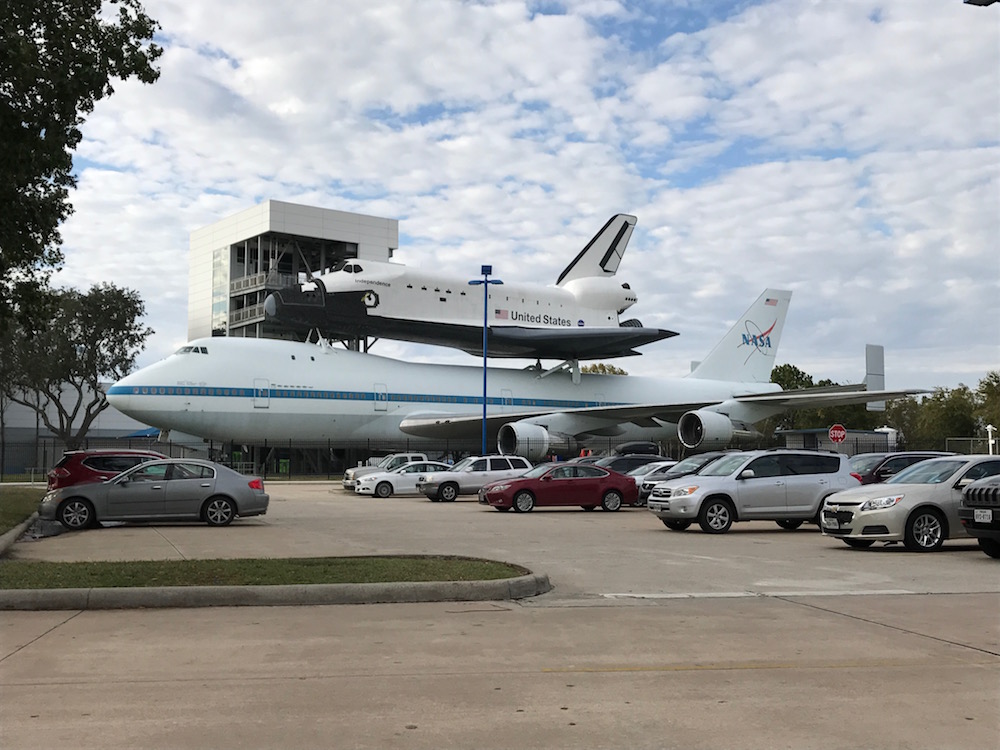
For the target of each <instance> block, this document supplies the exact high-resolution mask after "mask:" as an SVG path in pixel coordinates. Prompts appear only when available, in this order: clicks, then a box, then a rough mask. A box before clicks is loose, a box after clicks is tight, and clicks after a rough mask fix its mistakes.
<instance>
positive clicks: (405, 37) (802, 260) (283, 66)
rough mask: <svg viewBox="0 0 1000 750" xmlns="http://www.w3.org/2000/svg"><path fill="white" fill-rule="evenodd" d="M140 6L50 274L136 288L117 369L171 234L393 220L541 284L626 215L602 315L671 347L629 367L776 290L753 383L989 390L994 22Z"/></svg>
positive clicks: (999, 16)
mask: <svg viewBox="0 0 1000 750" xmlns="http://www.w3.org/2000/svg"><path fill="white" fill-rule="evenodd" d="M145 8H146V11H147V13H148V14H149V15H150V16H151V17H153V18H154V19H156V20H157V21H158V22H159V23H160V25H161V27H162V29H161V31H160V33H159V36H158V38H157V42H158V43H159V44H160V45H162V46H163V48H164V53H163V56H162V58H161V59H160V61H159V67H160V70H161V75H160V78H159V80H158V81H157V82H156V83H155V84H153V85H149V86H146V85H142V84H140V83H137V82H132V81H126V82H119V83H116V84H115V93H114V95H113V96H111V97H110V98H107V99H105V100H102V101H101V102H99V103H98V104H97V106H96V108H95V110H94V112H93V113H92V114H91V115H90V116H89V117H88V119H87V122H86V124H85V126H84V128H83V133H84V138H83V141H82V142H81V144H80V146H79V148H78V149H77V152H76V154H75V159H74V165H75V171H76V174H77V176H78V180H79V184H78V188H77V190H76V191H75V192H73V193H72V194H71V201H72V203H73V205H74V206H75V213H74V214H73V216H72V217H71V218H70V219H69V220H68V221H67V222H66V224H65V225H64V227H63V232H62V234H63V241H64V244H63V249H64V252H65V255H66V262H65V265H64V267H63V269H62V270H61V271H60V272H59V273H58V274H57V275H56V276H55V279H54V281H55V283H56V284H57V285H62V286H74V287H78V288H80V289H87V288H89V287H90V286H91V285H93V284H96V283H100V282H103V281H110V282H113V283H115V284H117V285H119V286H124V287H128V288H130V289H134V290H136V291H138V292H139V294H140V295H141V296H142V298H143V299H144V300H145V304H146V313H147V316H146V323H147V324H148V325H150V326H151V327H152V328H153V329H154V330H155V333H154V334H153V335H152V336H151V337H150V338H149V339H148V341H147V347H146V350H145V351H144V352H143V353H142V354H141V355H140V357H139V359H138V364H139V365H140V366H142V365H147V364H151V363H152V362H155V361H157V360H159V359H161V358H163V357H165V356H166V355H168V354H169V353H171V352H172V351H174V350H175V349H176V348H177V347H178V346H180V345H181V344H182V343H183V342H184V341H186V340H187V338H188V335H187V288H188V269H187V252H188V243H189V235H190V233H191V232H192V231H193V230H195V229H197V228H199V227H203V226H205V225H207V224H211V223H213V222H215V221H217V220H219V219H221V218H223V217H225V216H228V215H230V214H233V213H236V212H238V211H241V210H243V209H246V208H249V207H251V206H253V205H255V204H257V203H260V202H262V201H265V200H268V199H274V200H281V201H290V202H295V203H304V204H307V205H313V206H320V207H323V208H332V209H338V210H341V211H355V212H358V213H364V214H372V215H376V216H383V217H389V218H395V219H398V220H399V233H400V247H399V249H398V250H397V251H396V253H395V256H394V260H396V261H398V262H401V263H405V264H407V265H412V266H418V267H424V268H430V267H444V268H448V269H450V270H451V271H453V272H454V273H456V274H459V275H465V276H467V277H468V278H470V279H471V278H476V277H477V276H478V275H479V268H480V265H481V264H483V263H490V264H492V265H493V268H494V273H495V275H496V276H497V277H499V278H501V279H503V280H504V281H540V282H543V283H548V284H553V283H555V281H556V278H557V277H558V274H559V272H560V271H561V270H562V269H563V267H564V266H565V265H566V264H567V263H568V262H569V261H570V260H571V259H572V258H573V257H574V256H575V255H576V253H577V252H578V251H579V250H580V249H581V248H582V247H583V245H584V244H585V243H586V242H587V241H588V240H589V239H590V237H591V236H592V235H593V234H594V233H595V232H596V231H597V230H598V229H599V228H600V227H601V226H602V225H603V224H604V222H605V221H607V219H608V218H609V217H610V216H612V215H613V214H616V213H630V214H634V215H635V216H637V217H638V224H637V226H636V230H635V232H634V234H633V236H632V240H631V242H630V244H629V247H628V250H627V252H626V254H625V256H624V259H623V261H622V263H621V265H620V267H619V270H618V274H617V277H618V278H619V279H621V280H622V281H625V282H628V283H629V285H630V286H631V287H632V289H633V290H634V291H635V292H636V294H637V296H638V300H639V301H638V302H637V303H636V304H635V305H634V306H633V307H632V308H630V309H629V310H628V311H627V312H626V313H625V315H623V318H628V317H635V318H638V319H639V320H641V321H642V322H643V324H644V325H647V326H652V327H659V328H668V329H671V330H674V331H677V332H679V334H680V335H679V336H677V337H675V338H671V339H668V340H666V341H661V342H657V343H655V344H652V345H650V346H648V347H645V348H644V350H643V351H644V353H643V355H642V356H640V357H630V358H625V359H618V360H614V361H613V364H615V365H617V366H619V367H622V368H624V369H625V370H627V371H628V372H629V373H631V374H642V375H683V374H685V373H686V372H688V371H689V370H690V363H691V361H693V360H698V359H701V358H702V357H704V356H705V355H706V354H707V353H708V351H709V350H710V349H711V348H712V346H713V345H714V344H715V342H716V341H717V339H718V338H720V337H721V336H722V335H723V334H724V333H725V331H726V330H727V329H728V328H729V327H730V326H731V325H732V324H733V322H734V321H735V320H736V319H737V318H738V317H739V316H740V315H741V314H742V313H743V311H744V310H745V309H746V308H747V307H748V306H749V305H750V303H751V302H752V301H753V300H754V299H755V298H756V297H757V296H758V295H759V294H760V292H761V291H762V290H763V289H764V288H766V287H772V288H779V289H790V290H792V292H793V296H792V302H791V307H790V312H789V316H788V320H787V322H786V326H785V331H784V335H783V338H782V341H781V347H780V350H779V352H778V356H777V362H778V363H779V364H780V363H791V364H793V365H795V366H796V367H798V368H800V369H801V370H804V371H805V372H806V373H808V374H810V375H812V376H813V378H814V379H815V380H820V379H824V378H828V379H830V380H833V381H835V382H838V383H854V382H858V381H859V380H860V379H861V378H862V377H863V375H864V348H865V344H868V343H872V344H882V345H884V346H885V347H886V356H885V363H886V386H887V387H889V388H909V387H913V388H935V387H945V388H954V387H956V386H957V385H958V384H960V383H964V384H966V385H969V386H970V387H973V388H974V387H975V386H976V385H977V384H978V382H979V380H980V379H981V378H983V377H984V376H985V374H986V372H987V371H988V370H994V369H1000V4H996V5H993V6H992V7H986V8H981V7H975V6H971V5H966V4H964V3H963V2H962V1H961V0H883V1H882V2H877V1H875V0H839V1H838V2H822V1H820V0H761V1H759V2H757V1H754V0H736V1H725V0H700V1H696V0H645V1H636V2H632V1H630V0H579V1H573V0H541V1H537V2H535V1H527V2H525V1H524V0H509V1H505V0H500V1H498V2H488V1H483V2H475V1H472V0H467V1H464V2H459V1H457V0H419V1H418V0H389V1H387V2H383V1H382V0H338V2H336V3H329V2H326V1H325V0H298V1H297V2H295V3H274V2H272V1H270V0H267V1H265V0H234V1H233V2H228V3H191V2H187V1H186V0H184V1H182V0H146V2H145ZM372 351H373V352H374V353H377V354H383V355H386V356H395V357H405V358H407V359H410V360H413V361H427V362H446V363H458V364H470V365H476V364H477V360H476V358H475V357H473V356H471V355H468V354H465V353H462V352H459V351H455V350H449V349H444V348H435V347H426V346H417V345H411V344H406V343H402V342H393V341H387V340H381V341H379V342H378V343H377V344H376V346H375V347H374V348H373V349H372ZM497 364H501V365H502V364H506V365H508V366H510V365H511V364H519V366H521V365H523V363H511V362H509V361H508V362H506V363H504V362H502V361H499V362H497Z"/></svg>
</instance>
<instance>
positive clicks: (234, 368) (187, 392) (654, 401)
mask: <svg viewBox="0 0 1000 750" xmlns="http://www.w3.org/2000/svg"><path fill="white" fill-rule="evenodd" d="M790 298H791V292H787V291H780V290H776V289H768V290H766V291H765V292H764V293H763V294H762V295H761V296H760V297H759V298H758V299H757V301H756V302H754V304H753V305H752V306H751V307H750V309H749V310H747V312H746V313H745V314H744V315H743V316H742V317H741V318H740V319H739V321H738V322H737V323H736V324H735V325H734V326H733V327H732V328H731V329H730V330H729V332H728V333H727V334H726V335H725V336H724V337H723V338H722V340H721V341H720V342H719V343H718V344H717V345H716V346H715V348H714V349H712V351H711V352H710V353H709V355H708V356H707V357H706V358H705V359H704V361H702V362H701V363H700V364H699V365H698V366H697V367H696V368H695V369H694V370H693V371H692V372H691V373H690V374H688V375H687V376H686V377H680V378H655V377H640V376H631V375H630V376H616V375H596V374H595V375H589V374H581V373H579V371H578V370H575V371H573V372H570V371H567V370H565V369H560V368H555V369H553V370H550V371H548V372H543V371H542V370H540V369H534V368H532V369H527V370H514V369H503V368H491V369H490V370H489V371H488V386H489V391H488V394H487V411H488V414H487V422H488V429H489V432H490V434H491V435H492V436H495V437H496V440H497V444H498V446H499V449H500V450H501V451H502V452H504V453H511V454H518V455H522V456H525V457H527V458H529V459H532V460H538V459H540V458H542V457H544V456H547V455H550V454H552V453H561V454H563V455H569V454H574V453H576V452H578V451H579V450H580V448H581V447H587V445H588V442H589V441H591V440H593V439H595V438H598V437H607V436H616V437H619V438H621V439H622V440H663V439H670V438H673V437H675V436H679V437H680V439H681V441H682V442H683V443H684V445H686V446H688V447H691V448H695V447H698V446H704V447H709V446H718V445H726V444H727V443H728V442H729V441H730V440H731V439H732V438H733V437H734V436H736V435H740V434H752V433H753V432H754V428H753V425H754V423H755V422H758V421H760V420H762V419H765V418H767V417H770V416H773V415H775V414H778V413H780V412H782V411H784V410H786V409H795V408H807V407H817V406H833V405H838V404H855V403H865V402H869V401H884V400H887V399H893V398H898V397H901V396H905V395H909V394H912V393H918V392H920V391H914V390H901V391H887V390H872V391H869V390H866V389H865V388H864V387H863V386H844V387H840V388H835V389H815V390H802V391H791V392H783V391H781V389H780V387H779V386H777V385H775V384H773V383H770V382H769V379H770V373H771V368H772V367H773V366H774V361H775V354H776V352H777V349H778V342H779V341H780V339H781V332H782V329H783V327H784V322H785V316H786V314H787V312H788V303H789V300H790ZM108 400H109V401H110V402H111V404H112V405H113V406H114V407H115V408H117V409H118V410H120V411H122V412H124V413H125V414H127V415H129V416H130V417H133V418H134V419H137V420H139V421H141V422H144V423H146V424H149V425H151V426H154V427H158V428H160V429H161V430H177V431H179V432H184V433H189V434H192V435H199V436H201V437H204V438H209V439H213V440H221V441H235V442H260V441H264V440H268V441H278V440H282V441H289V440H292V441H300V442H305V441H313V440H328V439H329V440H365V439H371V440H398V439H399V438H400V436H401V433H402V434H403V435H406V436H409V445H410V447H411V448H419V446H420V444H421V440H422V439H425V440H427V441H435V442H437V443H438V444H440V442H441V441H442V440H443V439H446V438H447V439H457V438H463V439H466V438H468V439H473V438H475V437H476V436H478V435H479V434H480V430H481V429H482V403H483V370H482V368H480V367H473V366H461V365H437V364H420V363H412V362H401V361H398V360H394V359H388V358H385V357H379V356H375V355H372V354H365V353H361V352H354V351H348V350H344V349H336V348H333V347H331V346H330V345H329V344H324V343H322V342H321V344H320V345H317V344H307V343H297V342H290V341H279V340H274V339H252V338H209V339H199V340H197V341H192V342H191V343H189V344H187V345H186V346H184V347H181V349H179V350H178V351H177V352H176V353H174V354H172V355H170V356H169V357H167V358H166V359H164V360H162V361H160V362H158V363H156V364H153V365H150V366H149V367H146V368H144V369H142V370H139V371H138V372H135V373H133V374H131V375H129V376H128V377H126V378H123V379H122V380H120V381H119V382H117V383H116V384H115V385H114V386H112V387H111V388H110V389H109V391H108Z"/></svg>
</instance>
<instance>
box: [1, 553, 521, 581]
mask: <svg viewBox="0 0 1000 750" xmlns="http://www.w3.org/2000/svg"><path fill="white" fill-rule="evenodd" d="M526 573H528V571H527V570H525V569H524V568H522V567H520V566H518V565H510V564H508V563H501V562H495V561H492V560H477V559H473V558H467V557H448V556H420V557H306V558H290V559H270V558H263V559H248V560H139V561H132V562H79V563H55V562H34V561H27V560H24V561H22V560H0V588H3V589H76V588H121V587H129V586H272V585H280V584H309V583H394V582H401V581H407V582H409V581H487V580H489V581H492V580H497V579H501V578H516V577H517V576H522V575H525V574H526Z"/></svg>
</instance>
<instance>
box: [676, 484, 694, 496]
mask: <svg viewBox="0 0 1000 750" xmlns="http://www.w3.org/2000/svg"><path fill="white" fill-rule="evenodd" d="M697 491H698V485H696V484H692V485H689V486H687V487H678V488H677V489H675V490H674V491H673V492H671V493H670V494H671V497H684V496H685V495H693V494H694V493H695V492H697Z"/></svg>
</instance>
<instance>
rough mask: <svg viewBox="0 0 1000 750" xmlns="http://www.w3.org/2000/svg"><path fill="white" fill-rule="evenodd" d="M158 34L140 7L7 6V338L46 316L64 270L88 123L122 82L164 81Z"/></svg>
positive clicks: (125, 2) (2, 281) (0, 155)
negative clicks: (64, 238) (22, 315)
mask: <svg viewBox="0 0 1000 750" xmlns="http://www.w3.org/2000/svg"><path fill="white" fill-rule="evenodd" d="M115 11H116V12H115ZM158 28H159V25H158V24H157V23H156V22H155V21H153V20H152V19H150V18H149V17H148V16H147V15H146V14H145V13H144V12H143V8H142V5H141V4H140V3H139V2H138V0H106V1H104V2H102V0H41V1H40V0H6V2H4V3H2V4H0V35H2V40H3V41H2V43H0V143H2V144H3V147H2V148H0V206H2V210H0V330H2V329H4V328H5V327H6V326H7V325H9V324H10V320H11V318H12V316H13V315H14V314H15V312H17V311H27V310H33V309H36V308H37V306H38V304H39V303H40V301H41V298H42V297H43V296H44V289H45V286H46V284H47V283H48V276H49V273H50V272H51V269H52V268H55V267H58V265H59V264H60V263H61V262H62V253H61V251H60V250H59V244H60V242H61V238H60V235H59V225H60V224H61V223H62V222H63V221H65V219H66V218H67V217H68V216H69V215H70V213H72V211H73V208H72V206H71V204H70V202H69V190H70V189H71V188H73V187H75V185H76V178H75V177H74V176H73V174H72V169H73V156H72V153H73V151H74V149H76V147H77V146H78V145H79V143H80V139H81V137H82V136H81V133H80V127H81V125H82V124H83V122H84V119H85V116H86V115H87V114H89V113H90V112H92V111H93V109H94V104H95V102H97V101H99V100H100V99H103V98H104V97H106V96H110V95H111V94H112V93H113V91H114V89H113V88H112V86H111V81H112V80H113V79H118V80H126V79H128V78H131V77H133V76H135V77H136V78H138V79H139V80H140V81H142V82H144V83H152V82H153V81H155V80H156V79H157V77H158V76H159V71H158V70H156V69H155V68H154V67H153V63H154V62H155V60H156V59H157V58H158V57H159V56H160V54H161V53H162V49H161V48H160V47H158V46H157V45H155V44H152V41H151V40H152V38H153V35H154V33H155V32H156V30H157V29H158ZM27 324H28V321H27V320H22V321H21V325H22V327H23V326H25V325H27Z"/></svg>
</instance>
